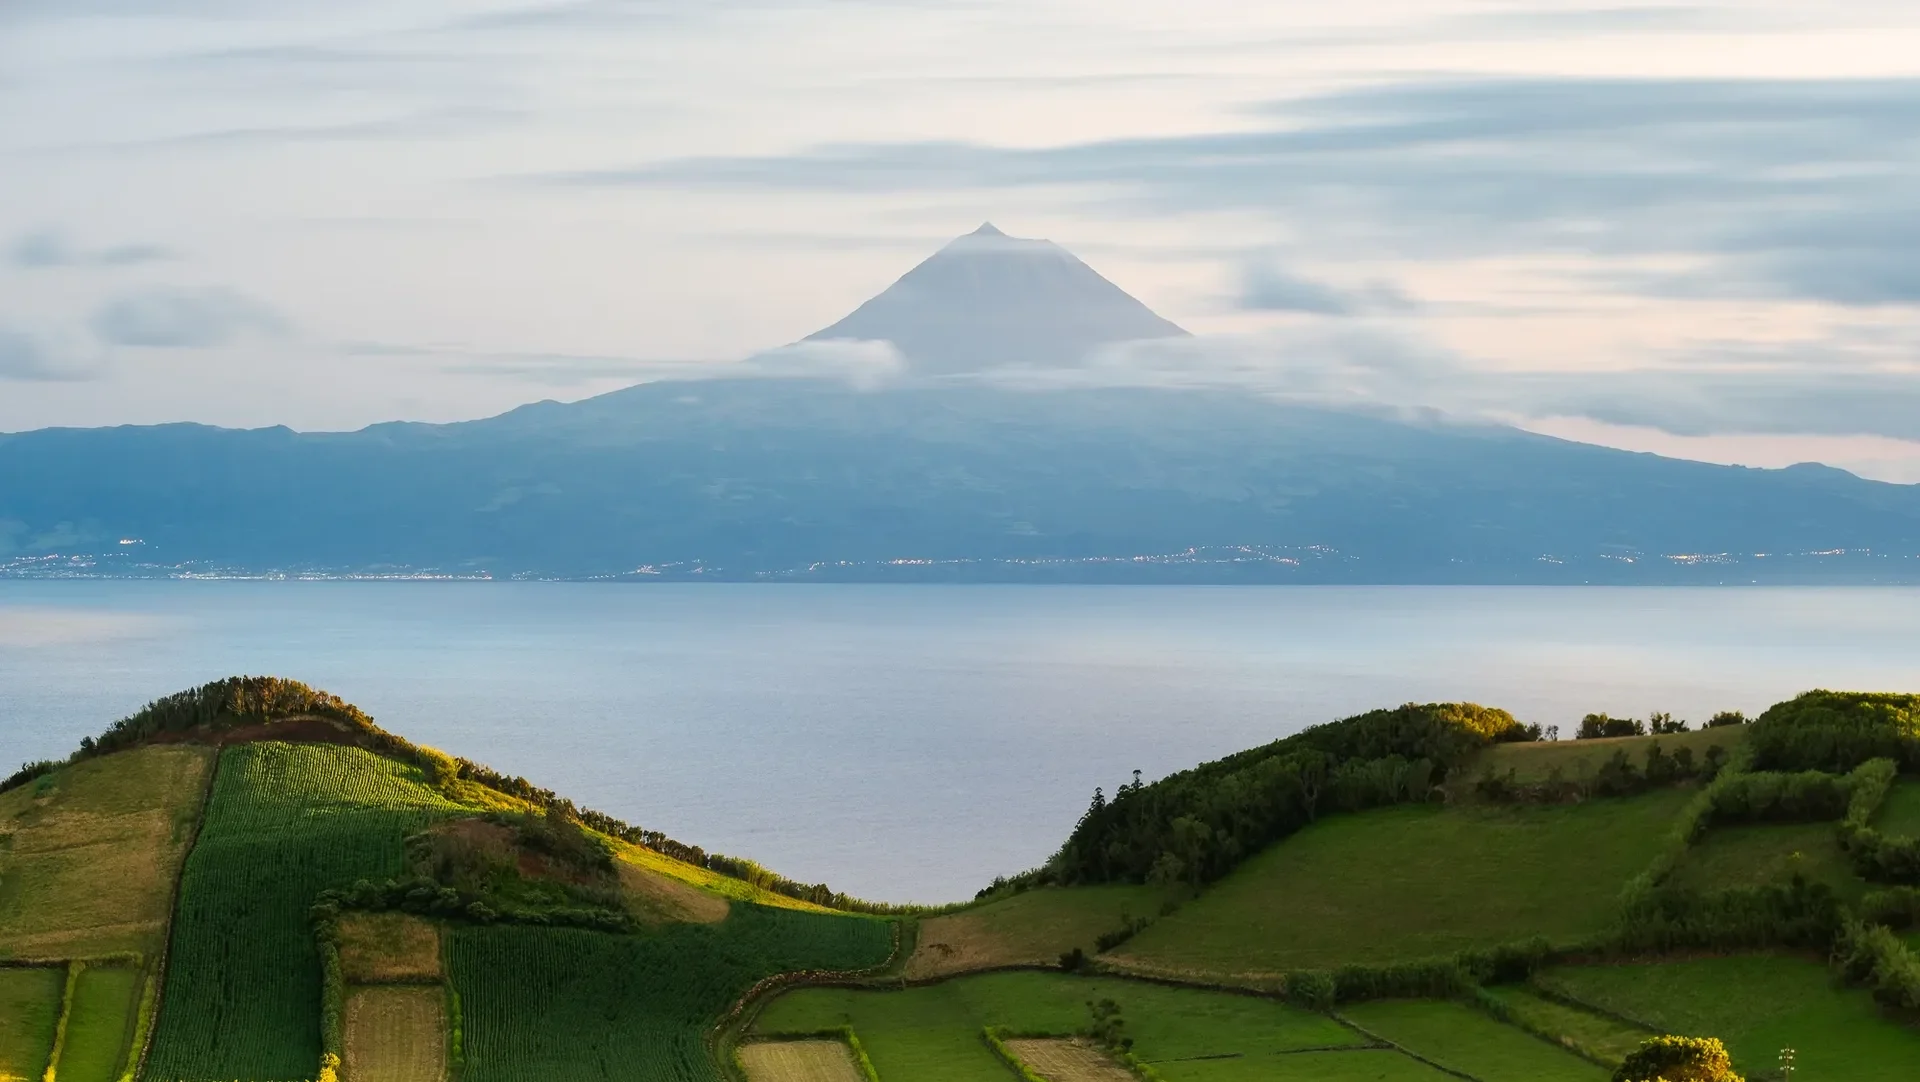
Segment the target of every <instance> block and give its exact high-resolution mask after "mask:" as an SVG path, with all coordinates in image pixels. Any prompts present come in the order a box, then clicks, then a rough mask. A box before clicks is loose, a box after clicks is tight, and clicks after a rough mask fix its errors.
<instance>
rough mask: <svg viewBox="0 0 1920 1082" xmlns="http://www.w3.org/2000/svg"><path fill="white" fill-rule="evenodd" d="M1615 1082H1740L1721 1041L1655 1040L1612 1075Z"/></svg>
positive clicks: (1708, 1038) (1656, 1038)
mask: <svg viewBox="0 0 1920 1082" xmlns="http://www.w3.org/2000/svg"><path fill="white" fill-rule="evenodd" d="M1613 1082H1741V1078H1740V1076H1739V1075H1737V1074H1734V1073H1733V1058H1732V1057H1731V1056H1729V1055H1727V1046H1726V1045H1724V1044H1721V1043H1720V1039H1719V1038H1718V1037H1654V1038H1652V1039H1650V1040H1648V1041H1646V1042H1644V1043H1643V1044H1641V1045H1640V1047H1639V1048H1638V1049H1636V1050H1635V1051H1634V1052H1632V1053H1631V1054H1629V1055H1628V1056H1627V1058H1626V1060H1625V1061H1623V1062H1622V1063H1621V1064H1620V1069H1619V1070H1617V1071H1615V1072H1613Z"/></svg>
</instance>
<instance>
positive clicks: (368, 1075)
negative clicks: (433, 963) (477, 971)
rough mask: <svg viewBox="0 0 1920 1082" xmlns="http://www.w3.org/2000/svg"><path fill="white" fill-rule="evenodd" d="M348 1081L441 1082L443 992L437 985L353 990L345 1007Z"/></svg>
mask: <svg viewBox="0 0 1920 1082" xmlns="http://www.w3.org/2000/svg"><path fill="white" fill-rule="evenodd" d="M345 1021H346V1045H347V1047H346V1063H345V1067H346V1077H347V1079H348V1080H349V1082H441V1080H442V1079H444V1078H445V1077H446V1074H447V1009H446V992H445V990H443V989H442V988H440V987H439V986H438V985H389V986H383V987H371V988H353V989H349V990H348V992H347V1003H346V1018H345Z"/></svg>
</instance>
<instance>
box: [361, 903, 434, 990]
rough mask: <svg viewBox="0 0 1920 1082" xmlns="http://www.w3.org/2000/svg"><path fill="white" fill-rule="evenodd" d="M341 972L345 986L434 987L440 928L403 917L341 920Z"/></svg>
mask: <svg viewBox="0 0 1920 1082" xmlns="http://www.w3.org/2000/svg"><path fill="white" fill-rule="evenodd" d="M340 971H341V976H342V977H344V978H345V979H346V981H347V983H348V984H406V983H409V982H425V983H437V982H438V981H439V980H440V977H441V973H440V928H439V926H438V925H436V924H434V923H433V922H431V921H427V920H422V919H420V918H419V917H410V916H408V915H406V914H405V913H347V914H346V915H344V916H342V917H341V918H340Z"/></svg>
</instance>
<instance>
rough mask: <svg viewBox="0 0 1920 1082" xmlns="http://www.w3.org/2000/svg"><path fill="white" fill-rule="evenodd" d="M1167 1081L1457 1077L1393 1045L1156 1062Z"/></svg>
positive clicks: (1385, 1081) (1399, 1081)
mask: <svg viewBox="0 0 1920 1082" xmlns="http://www.w3.org/2000/svg"><path fill="white" fill-rule="evenodd" d="M1154 1070H1155V1071H1157V1072H1159V1074H1160V1077H1161V1078H1163V1079H1165V1080H1166V1082H1455V1080H1456V1076H1455V1075H1450V1074H1447V1073H1446V1072H1444V1071H1441V1070H1439V1069H1437V1068H1434V1067H1429V1066H1427V1065H1426V1064H1424V1063H1421V1062H1420V1061H1419V1060H1417V1059H1413V1058H1411V1057H1409V1056H1403V1055H1401V1054H1400V1053H1398V1052H1396V1051H1394V1050H1393V1049H1391V1048H1355V1049H1352V1050H1349V1051H1340V1052H1297V1053H1292V1054H1289V1055H1284V1056H1266V1057H1263V1058H1260V1059H1203V1060H1191V1061H1188V1062H1184V1063H1168V1064H1163V1065H1161V1066H1158V1067H1155V1068H1154Z"/></svg>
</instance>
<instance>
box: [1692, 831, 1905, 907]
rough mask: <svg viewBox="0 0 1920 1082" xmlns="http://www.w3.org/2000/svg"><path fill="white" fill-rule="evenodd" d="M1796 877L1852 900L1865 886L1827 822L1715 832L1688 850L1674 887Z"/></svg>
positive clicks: (1723, 885)
mask: <svg viewBox="0 0 1920 1082" xmlns="http://www.w3.org/2000/svg"><path fill="white" fill-rule="evenodd" d="M1795 872H1798V873H1800V874H1802V875H1804V876H1806V877H1807V878H1808V879H1810V880H1812V881H1814V882H1816V883H1825V884H1827V885H1828V886H1830V887H1832V888H1833V889H1834V891H1835V892H1836V893H1838V894H1839V895H1840V896H1841V897H1843V898H1852V899H1857V898H1859V896H1860V895H1861V894H1864V893H1865V892H1866V890H1867V884H1866V882H1865V881H1864V880H1862V879H1861V878H1860V877H1859V876H1857V875H1855V874H1854V873H1853V864H1852V862H1851V861H1849V860H1848V859H1847V855H1846V854H1845V853H1843V852H1841V851H1840V843H1839V842H1838V840H1836V838H1835V836H1834V826H1833V824H1832V823H1782V824H1771V823H1767V824H1741V825H1738V826H1726V827H1716V828H1714V829H1712V830H1709V831H1708V832H1707V833H1706V835H1705V836H1704V837H1702V838H1701V839H1700V840H1699V841H1697V842H1695V843H1694V844H1693V846H1692V848H1690V849H1688V850H1687V855H1686V858H1685V859H1684V860H1683V861H1682V862H1681V864H1680V867H1679V868H1677V869H1675V871H1674V874H1673V878H1672V882H1673V883H1674V884H1675V885H1676V886H1686V887H1695V888H1698V889H1701V890H1720V889H1723V888H1726V887H1753V886H1761V885H1763V884H1766V883H1783V882H1786V881H1787V880H1788V879H1791V878H1792V877H1793V874H1794V873H1795Z"/></svg>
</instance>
